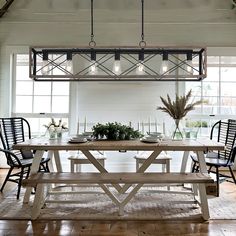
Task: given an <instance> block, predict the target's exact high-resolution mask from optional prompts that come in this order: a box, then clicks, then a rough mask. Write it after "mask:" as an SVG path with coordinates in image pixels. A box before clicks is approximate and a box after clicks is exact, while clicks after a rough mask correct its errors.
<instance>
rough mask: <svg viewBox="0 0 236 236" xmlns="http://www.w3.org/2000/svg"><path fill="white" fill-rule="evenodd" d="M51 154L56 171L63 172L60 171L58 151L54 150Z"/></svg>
mask: <svg viewBox="0 0 236 236" xmlns="http://www.w3.org/2000/svg"><path fill="white" fill-rule="evenodd" d="M53 156H54V160H55V164H56V167H57V172H63V171H62V166H61V160H60V155H59V151H58V150H54V152H53Z"/></svg>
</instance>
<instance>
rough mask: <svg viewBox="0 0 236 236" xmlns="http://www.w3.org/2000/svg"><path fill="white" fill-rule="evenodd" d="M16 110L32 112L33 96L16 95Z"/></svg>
mask: <svg viewBox="0 0 236 236" xmlns="http://www.w3.org/2000/svg"><path fill="white" fill-rule="evenodd" d="M16 112H22V113H30V112H32V97H31V96H16Z"/></svg>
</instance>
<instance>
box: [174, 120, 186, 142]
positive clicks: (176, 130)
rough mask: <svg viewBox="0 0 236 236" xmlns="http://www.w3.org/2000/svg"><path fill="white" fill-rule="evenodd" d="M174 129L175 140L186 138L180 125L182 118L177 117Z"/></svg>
mask: <svg viewBox="0 0 236 236" xmlns="http://www.w3.org/2000/svg"><path fill="white" fill-rule="evenodd" d="M174 121H175V126H174V131H173V133H172V139H173V140H182V139H183V138H184V136H183V132H182V129H181V127H180V121H181V120H180V119H175V120H174Z"/></svg>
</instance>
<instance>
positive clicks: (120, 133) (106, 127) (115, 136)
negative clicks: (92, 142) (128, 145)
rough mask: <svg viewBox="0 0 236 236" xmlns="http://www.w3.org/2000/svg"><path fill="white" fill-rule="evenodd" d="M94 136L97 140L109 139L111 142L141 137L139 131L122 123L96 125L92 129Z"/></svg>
mask: <svg viewBox="0 0 236 236" xmlns="http://www.w3.org/2000/svg"><path fill="white" fill-rule="evenodd" d="M92 131H93V136H94V137H95V138H96V139H109V140H129V139H134V138H139V137H141V136H142V135H141V133H140V132H139V131H138V130H134V129H133V128H132V127H130V126H127V125H122V124H120V123H117V122H115V123H111V122H108V123H106V124H100V123H98V124H96V125H94V126H93V127H92Z"/></svg>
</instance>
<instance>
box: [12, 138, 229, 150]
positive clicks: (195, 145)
mask: <svg viewBox="0 0 236 236" xmlns="http://www.w3.org/2000/svg"><path fill="white" fill-rule="evenodd" d="M68 140H69V138H64V139H58V140H49V139H48V138H33V139H30V140H27V141H25V142H23V143H19V144H15V145H14V146H13V148H14V149H25V150H103V151H112V150H131V151H132V150H134V151H136V150H143V151H155V150H166V151H209V150H224V148H225V145H224V144H222V143H218V142H216V141H212V140H209V139H197V140H191V139H183V140H178V141H176V140H165V139H164V140H162V141H161V142H159V143H144V142H141V141H140V140H138V139H136V140H120V141H108V140H99V141H88V142H85V143H69V142H68Z"/></svg>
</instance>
